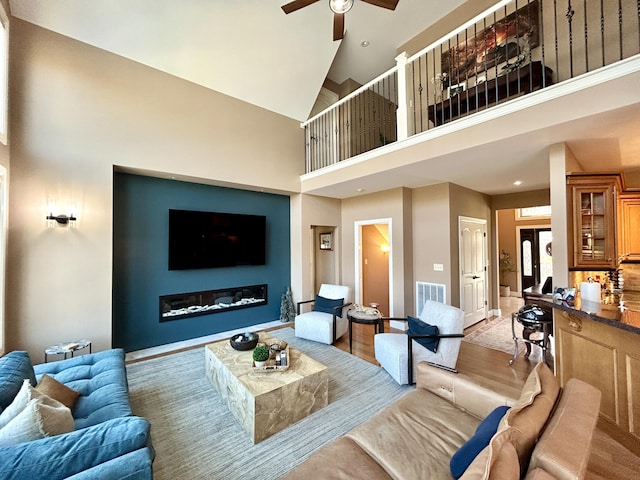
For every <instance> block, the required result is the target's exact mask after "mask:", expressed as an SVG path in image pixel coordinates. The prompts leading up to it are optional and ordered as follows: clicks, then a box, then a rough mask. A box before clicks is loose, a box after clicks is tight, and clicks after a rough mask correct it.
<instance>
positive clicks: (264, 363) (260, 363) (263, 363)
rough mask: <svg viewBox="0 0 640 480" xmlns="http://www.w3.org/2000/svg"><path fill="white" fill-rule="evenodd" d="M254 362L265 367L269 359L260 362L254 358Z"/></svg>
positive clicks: (257, 365)
mask: <svg viewBox="0 0 640 480" xmlns="http://www.w3.org/2000/svg"><path fill="white" fill-rule="evenodd" d="M253 363H255V364H256V367H264V366H265V365H266V364H267V361H264V362H259V361H257V360H254V361H253Z"/></svg>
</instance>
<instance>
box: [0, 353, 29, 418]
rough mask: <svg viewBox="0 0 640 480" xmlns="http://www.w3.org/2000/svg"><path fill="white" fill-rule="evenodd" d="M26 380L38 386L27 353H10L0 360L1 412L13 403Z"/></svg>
mask: <svg viewBox="0 0 640 480" xmlns="http://www.w3.org/2000/svg"><path fill="white" fill-rule="evenodd" d="M25 378H28V379H29V382H30V383H31V385H33V386H34V387H35V386H36V375H35V373H34V371H33V365H32V364H31V359H30V358H29V354H28V353H27V352H23V351H14V352H9V353H7V354H6V355H5V356H4V357H1V358H0V412H2V411H3V410H4V409H5V408H7V407H8V406H9V405H10V404H11V402H13V399H14V398H15V396H16V395H17V394H18V391H20V388H21V387H22V381H23V380H24V379H25Z"/></svg>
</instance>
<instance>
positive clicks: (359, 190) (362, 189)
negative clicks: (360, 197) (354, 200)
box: [356, 188, 364, 193]
mask: <svg viewBox="0 0 640 480" xmlns="http://www.w3.org/2000/svg"><path fill="white" fill-rule="evenodd" d="M356 192H358V193H362V192H364V188H358V189H356Z"/></svg>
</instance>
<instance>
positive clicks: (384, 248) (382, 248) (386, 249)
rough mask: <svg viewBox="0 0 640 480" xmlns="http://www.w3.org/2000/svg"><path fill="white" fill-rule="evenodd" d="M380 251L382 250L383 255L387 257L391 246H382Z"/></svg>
mask: <svg viewBox="0 0 640 480" xmlns="http://www.w3.org/2000/svg"><path fill="white" fill-rule="evenodd" d="M380 250H382V253H384V254H385V255H386V254H387V253H389V250H390V247H389V245H380Z"/></svg>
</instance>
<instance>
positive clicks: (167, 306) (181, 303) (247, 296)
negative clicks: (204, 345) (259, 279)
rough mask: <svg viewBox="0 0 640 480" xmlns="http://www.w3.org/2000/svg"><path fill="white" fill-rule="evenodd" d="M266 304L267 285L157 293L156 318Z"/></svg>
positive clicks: (192, 315) (182, 316)
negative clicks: (158, 307) (157, 314)
mask: <svg viewBox="0 0 640 480" xmlns="http://www.w3.org/2000/svg"><path fill="white" fill-rule="evenodd" d="M266 304H267V285H266V284H262V285H249V286H245V287H231V288H223V289H219V290H205V291H202V292H190V293H178V294H175V295H162V296H160V321H161V322H168V321H170V320H181V319H183V318H188V317H195V316H197V315H209V314H211V313H220V312H228V311H229V310H236V309H239V308H249V307H258V306H261V305H266Z"/></svg>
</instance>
